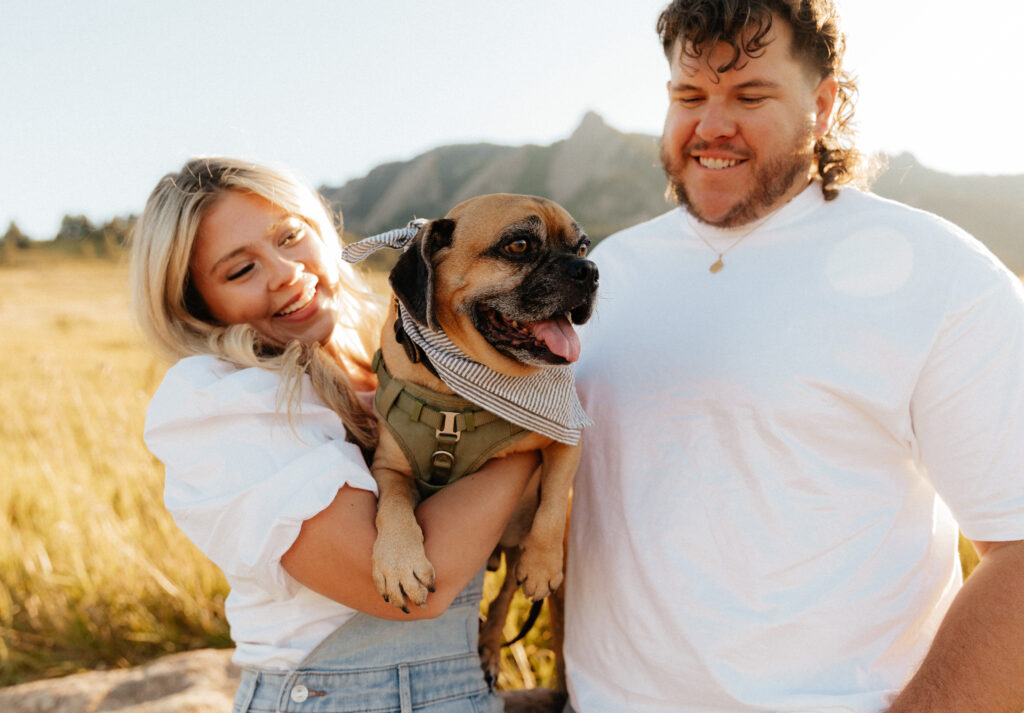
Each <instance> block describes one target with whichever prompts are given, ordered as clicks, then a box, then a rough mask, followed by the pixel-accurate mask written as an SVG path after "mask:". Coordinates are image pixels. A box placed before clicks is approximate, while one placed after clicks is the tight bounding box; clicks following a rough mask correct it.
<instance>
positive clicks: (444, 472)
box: [372, 350, 525, 492]
mask: <svg viewBox="0 0 1024 713" xmlns="http://www.w3.org/2000/svg"><path fill="white" fill-rule="evenodd" d="M372 368H373V371H374V373H375V374H377V381H378V383H379V387H378V391H377V396H376V397H375V399H374V406H375V408H376V409H377V410H378V412H379V416H380V417H381V418H382V420H384V421H385V422H386V421H387V414H388V413H389V412H390V411H391V409H392V408H397V409H398V410H400V411H401V412H402V413H404V414H405V415H406V416H407V417H408V418H409V419H410V420H411V421H413V422H415V423H420V424H423V425H424V426H428V427H430V428H432V429H433V430H434V446H433V452H432V454H431V456H430V474H429V478H427V479H424V478H422V477H418V478H417V482H418V483H419V485H420V487H421V489H423V490H426V491H428V492H436V491H437V490H440V489H441V488H443V487H444V486H445V485H448V484H449V483H451V482H453V481H454V480H456V479H457V478H458V477H459V476H460V475H461V473H458V472H454V467H455V448H456V444H457V443H459V441H461V440H462V434H463V433H464V432H465V433H472V432H474V431H476V430H477V429H479V428H482V427H484V426H487V425H488V424H491V423H495V422H497V421H502V422H505V423H507V421H504V419H502V418H501V417H500V416H496V415H495V414H493V413H491V412H490V411H486V410H484V409H482V408H479V407H478V406H476V405H475V404H473V403H472V402H470V401H468V400H466V399H464V398H462V397H461V396H455V395H452V394H440V393H438V392H436V391H431V390H430V389H426V388H424V387H422V386H419V385H418V384H412V383H409V382H405V381H402V380H400V379H396V378H394V377H393V376H392V375H391V373H390V372H389V371H388V370H387V366H386V365H385V364H384V358H383V355H382V354H381V352H380V350H377V352H375V353H374V355H373V364H372ZM514 428H515V431H517V432H522V433H525V429H521V428H519V427H514Z"/></svg>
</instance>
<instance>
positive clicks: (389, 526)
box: [370, 429, 434, 613]
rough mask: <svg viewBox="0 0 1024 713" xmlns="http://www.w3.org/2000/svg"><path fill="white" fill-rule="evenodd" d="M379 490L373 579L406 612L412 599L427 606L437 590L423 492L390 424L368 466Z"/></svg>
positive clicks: (390, 599) (393, 602)
mask: <svg viewBox="0 0 1024 713" xmlns="http://www.w3.org/2000/svg"><path fill="white" fill-rule="evenodd" d="M370 471H371V472H372V473H373V477H374V479H375V480H376V481H377V488H378V490H379V493H378V496H377V520H376V523H377V540H376V541H375V542H374V544H373V583H374V585H375V586H376V587H377V591H378V592H380V594H381V596H382V597H384V601H386V602H389V603H391V604H393V605H394V606H396V607H398V608H399V609H401V610H402V611H404V612H406V613H408V611H409V602H412V603H413V604H416V605H419V606H425V605H426V602H427V594H428V593H429V592H432V591H434V566H433V565H432V564H431V563H430V560H429V559H427V553H426V551H425V550H424V549H423V530H422V528H420V524H419V522H417V521H416V515H415V507H416V503H417V502H418V501H419V494H418V492H417V490H416V484H415V482H414V481H413V479H412V474H411V472H410V471H408V463H407V462H406V460H405V456H404V455H403V454H402V451H401V448H399V446H398V444H397V443H396V442H395V440H394V438H393V437H392V436H391V434H390V433H388V432H387V430H384V429H382V430H381V434H380V442H379V443H378V445H377V451H376V453H375V455H374V458H373V465H372V466H371V468H370Z"/></svg>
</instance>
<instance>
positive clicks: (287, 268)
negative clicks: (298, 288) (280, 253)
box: [270, 257, 304, 290]
mask: <svg viewBox="0 0 1024 713" xmlns="http://www.w3.org/2000/svg"><path fill="white" fill-rule="evenodd" d="M303 271H304V268H303V266H302V263H301V262H296V261H295V260H289V259H287V258H284V257H275V258H274V259H273V260H272V261H271V265H270V289H272V290H277V289H280V288H282V287H287V286H288V285H292V284H294V283H295V282H297V281H298V280H299V279H300V278H301V277H302V273H303Z"/></svg>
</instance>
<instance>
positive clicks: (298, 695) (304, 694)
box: [291, 683, 309, 703]
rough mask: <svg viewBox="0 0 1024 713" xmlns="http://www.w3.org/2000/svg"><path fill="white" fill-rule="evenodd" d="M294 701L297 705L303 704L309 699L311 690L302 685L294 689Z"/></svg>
mask: <svg viewBox="0 0 1024 713" xmlns="http://www.w3.org/2000/svg"><path fill="white" fill-rule="evenodd" d="M291 697H292V700H293V701H295V702H296V703H302V702H303V701H304V700H306V699H307V698H309V689H308V688H306V687H305V686H303V685H302V684H301V683H300V684H299V685H298V686H296V687H295V688H293V689H292V696H291Z"/></svg>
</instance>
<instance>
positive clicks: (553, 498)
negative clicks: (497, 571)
mask: <svg viewBox="0 0 1024 713" xmlns="http://www.w3.org/2000/svg"><path fill="white" fill-rule="evenodd" d="M541 455H542V456H543V459H544V462H543V464H542V466H541V468H542V472H541V478H540V502H539V503H538V505H537V512H536V514H535V515H534V516H533V524H532V525H531V526H530V531H529V533H527V535H526V537H525V538H524V539H523V543H522V548H523V551H522V554H521V555H520V556H519V562H518V563H516V571H515V575H516V580H517V581H518V582H519V586H520V587H522V589H523V594H525V595H526V596H527V597H529V598H530V599H532V600H534V601H537V600H539V599H543V598H544V597H546V596H549V595H550V594H551V593H552V592H554V591H555V590H556V589H558V586H559V585H560V584H561V583H562V537H563V535H564V534H565V519H566V513H567V512H568V509H569V494H570V492H571V491H572V481H573V478H575V477H576V467H577V466H578V465H579V462H580V446H579V445H578V444H577V445H575V446H567V445H565V444H564V443H557V442H555V443H552V444H551V445H549V446H547V447H546V448H544V449H543V450H542V451H541Z"/></svg>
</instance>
